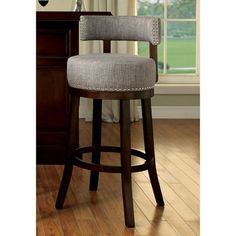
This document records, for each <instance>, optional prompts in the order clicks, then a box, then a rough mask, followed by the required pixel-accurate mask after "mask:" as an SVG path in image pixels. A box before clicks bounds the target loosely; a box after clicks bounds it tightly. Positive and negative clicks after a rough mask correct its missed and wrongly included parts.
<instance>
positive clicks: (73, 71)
mask: <svg viewBox="0 0 236 236" xmlns="http://www.w3.org/2000/svg"><path fill="white" fill-rule="evenodd" d="M67 79H68V83H69V86H70V87H72V88H80V89H86V90H96V91H139V90H148V89H151V88H153V87H154V85H155V81H156V65H155V61H154V60H153V59H150V58H145V57H140V56H131V55H126V54H112V53H104V54H89V55H78V56H72V57H70V58H69V59H68V62H67Z"/></svg>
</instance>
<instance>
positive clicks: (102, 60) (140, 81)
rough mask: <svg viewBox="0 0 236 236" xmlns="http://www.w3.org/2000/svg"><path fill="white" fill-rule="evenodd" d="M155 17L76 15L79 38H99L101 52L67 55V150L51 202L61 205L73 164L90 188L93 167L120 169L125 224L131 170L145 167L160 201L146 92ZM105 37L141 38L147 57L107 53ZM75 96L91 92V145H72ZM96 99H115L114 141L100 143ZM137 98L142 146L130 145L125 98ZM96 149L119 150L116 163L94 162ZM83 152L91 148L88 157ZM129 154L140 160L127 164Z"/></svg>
mask: <svg viewBox="0 0 236 236" xmlns="http://www.w3.org/2000/svg"><path fill="white" fill-rule="evenodd" d="M160 38H161V37H160V19H159V18H157V17H138V16H81V18H80V39H81V40H103V53H100V54H89V55H77V56H72V57H70V58H69V59H68V63H67V79H68V83H69V89H70V95H71V100H70V102H71V106H70V117H69V138H68V139H69V140H68V156H67V160H66V164H65V167H64V173H63V177H62V180H61V184H60V189H59V192H58V196H57V201H56V208H57V209H62V208H63V204H64V200H65V197H66V193H67V190H68V187H69V183H70V179H71V175H72V170H73V166H79V167H81V168H85V169H88V170H91V174H90V190H91V191H96V190H97V186H98V177H99V172H110V173H120V174H121V182H122V195H123V206H124V217H125V224H126V226H127V227H134V226H135V221H134V210H133V198H132V183H131V173H132V172H139V171H144V170H148V173H149V177H150V181H151V185H152V189H153V192H154V195H155V199H156V202H157V204H158V205H159V206H164V201H163V197H162V193H161V189H160V185H159V181H158V176H157V172H156V166H155V150H154V141H153V127H152V114H151V97H152V96H153V95H154V86H155V83H156V82H157V78H158V77H157V72H156V71H157V44H159V43H160ZM111 40H127V41H147V42H149V52H150V58H144V57H140V56H133V55H126V54H113V53H110V51H111ZM80 97H86V98H93V132H92V146H89V147H78V142H77V141H76V140H78V138H79V137H78V136H79V135H78V108H79V99H80ZM102 99H113V100H119V101H120V147H115V146H101V109H102ZM131 99H141V104H142V116H143V134H144V146H145V152H141V151H138V150H136V149H132V148H131V141H130V100H131ZM101 152H115V153H120V156H121V166H109V165H102V164H100V155H101ZM83 153H92V161H91V163H89V162H85V161H84V160H83V158H82V156H83ZM131 155H132V156H136V157H139V158H142V159H144V160H145V162H144V163H143V164H139V165H134V166H132V165H131Z"/></svg>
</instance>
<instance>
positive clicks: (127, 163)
mask: <svg viewBox="0 0 236 236" xmlns="http://www.w3.org/2000/svg"><path fill="white" fill-rule="evenodd" d="M130 138H131V135H130V101H129V100H121V101H120V144H121V166H122V173H121V181H122V194H123V205H124V214H125V224H126V226H127V227H134V225H135V223H134V209H133V197H132V182H131V150H130V148H131V140H130Z"/></svg>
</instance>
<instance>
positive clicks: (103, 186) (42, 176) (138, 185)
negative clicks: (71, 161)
mask: <svg viewBox="0 0 236 236" xmlns="http://www.w3.org/2000/svg"><path fill="white" fill-rule="evenodd" d="M102 128H103V131H102V134H103V140H102V142H103V144H108V145H117V144H118V145H119V125H118V124H107V123H104V124H103V126H102ZM80 132H81V144H82V145H88V144H90V142H91V138H90V136H91V123H85V122H84V121H83V120H81V121H80ZM154 134H155V144H156V162H157V170H158V175H159V179H160V184H161V188H162V192H163V196H164V200H165V207H164V209H162V208H158V207H156V203H155V199H154V196H153V193H152V189H151V185H150V182H149V178H148V174H147V171H145V172H139V173H135V174H133V175H132V177H133V199H134V211H135V221H136V227H135V229H127V228H125V225H124V217H123V205H122V193H121V181H120V175H119V174H108V173H100V181H99V189H98V191H97V192H96V193H94V192H89V191H88V184H89V172H88V171H87V170H82V169H80V168H78V167H75V168H74V171H73V176H72V181H71V185H70V187H69V190H68V194H67V198H66V201H65V207H64V209H63V210H56V209H55V207H54V205H55V199H56V195H57V191H58V187H59V183H60V178H61V176H62V171H63V166H53V165H51V166H49V165H39V166H37V235H38V236H53V235H65V236H73V235H79V236H80V235H81V236H86V235H91V236H97V235H99V236H103V235H112V236H118V235H151V236H152V235H153V236H155V235H164V236H172V235H183V236H190V235H199V120H154ZM132 146H133V147H134V148H137V149H143V140H142V123H141V122H135V123H133V124H132ZM102 162H103V163H112V164H115V163H117V164H119V156H116V154H115V156H114V154H104V155H103V156H102ZM132 162H133V163H137V162H138V161H137V160H136V158H135V159H134V160H132Z"/></svg>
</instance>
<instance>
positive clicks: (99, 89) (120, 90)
mask: <svg viewBox="0 0 236 236" xmlns="http://www.w3.org/2000/svg"><path fill="white" fill-rule="evenodd" d="M69 85H70V87H72V88H77V89H85V90H95V91H108V92H116V91H117V92H125V91H142V90H148V89H152V88H154V86H155V85H154V86H151V87H144V88H131V89H130V88H124V89H116V88H114V89H110V88H94V87H82V86H80V85H79V84H73V83H69Z"/></svg>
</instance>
